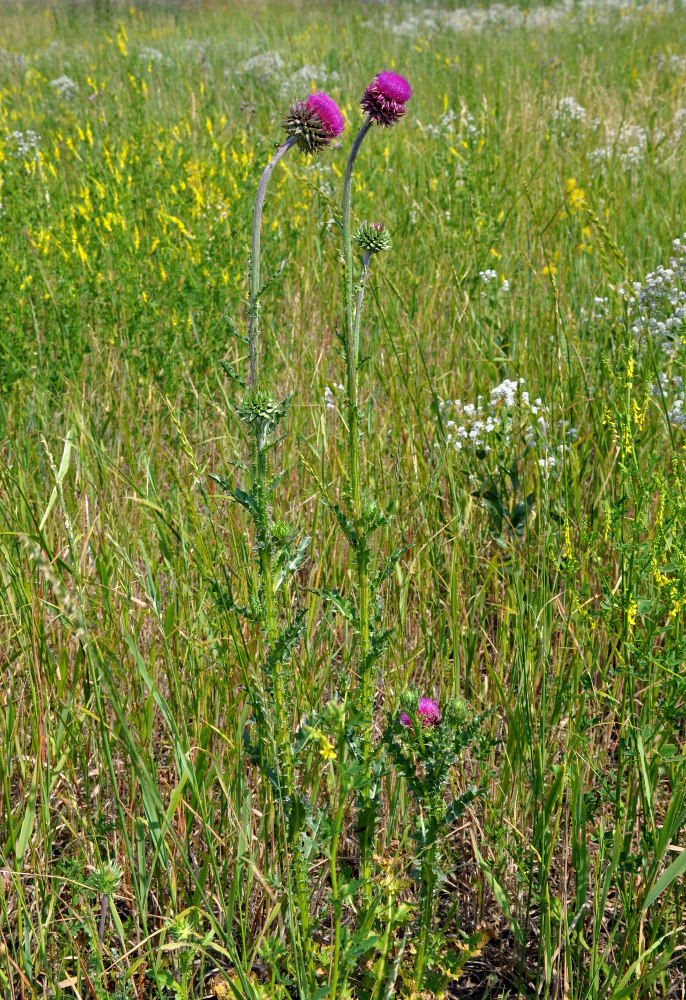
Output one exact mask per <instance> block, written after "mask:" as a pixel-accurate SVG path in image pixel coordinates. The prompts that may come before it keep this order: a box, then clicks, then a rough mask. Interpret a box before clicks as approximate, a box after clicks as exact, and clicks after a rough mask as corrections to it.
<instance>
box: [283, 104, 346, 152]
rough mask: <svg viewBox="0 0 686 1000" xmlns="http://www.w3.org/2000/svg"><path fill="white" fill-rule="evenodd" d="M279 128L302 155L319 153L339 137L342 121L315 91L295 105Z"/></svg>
mask: <svg viewBox="0 0 686 1000" xmlns="http://www.w3.org/2000/svg"><path fill="white" fill-rule="evenodd" d="M281 124H282V125H283V127H284V129H285V130H286V132H287V133H288V135H290V136H292V137H293V138H294V139H296V140H297V143H298V149H300V150H302V152H303V153H319V152H320V151H321V150H322V149H325V148H326V146H330V145H331V141H332V140H333V139H335V138H336V137H337V136H339V135H340V134H341V132H342V131H343V129H344V128H345V119H344V118H343V115H342V114H341V112H340V111H339V109H338V105H337V104H336V102H335V101H334V100H332V99H331V98H330V97H329V95H328V94H325V93H324V92H323V91H321V90H318V91H317V92H316V93H315V94H310V96H309V97H308V98H307V100H306V101H297V102H296V103H295V104H294V105H293V106H292V107H291V108H290V109H289V111H288V114H287V115H286V116H285V117H284V119H283V121H282V123H281Z"/></svg>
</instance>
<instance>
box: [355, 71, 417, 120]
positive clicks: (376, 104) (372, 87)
mask: <svg viewBox="0 0 686 1000" xmlns="http://www.w3.org/2000/svg"><path fill="white" fill-rule="evenodd" d="M411 97H412V87H411V86H410V85H409V83H408V82H407V80H406V79H405V77H404V76H399V75H398V73H391V72H390V71H389V70H386V71H385V72H383V73H379V75H378V76H376V77H375V78H374V79H373V80H372V82H371V83H370V84H369V86H368V87H367V89H366V90H365V92H364V94H363V95H362V100H361V101H360V106H361V107H362V110H363V111H365V112H366V113H367V114H368V115H369V116H370V118H371V119H372V120H373V121H375V122H376V123H377V124H378V125H383V126H384V127H387V126H389V125H395V124H396V122H399V121H400V119H401V118H402V116H403V115H404V114H405V111H406V108H405V105H406V104H407V102H408V101H409V99H410V98H411Z"/></svg>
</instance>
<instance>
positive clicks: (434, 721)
mask: <svg viewBox="0 0 686 1000" xmlns="http://www.w3.org/2000/svg"><path fill="white" fill-rule="evenodd" d="M415 697H416V695H415ZM417 718H418V719H421V723H422V726H423V727H424V728H425V729H426V728H427V726H438V725H439V724H440V721H441V712H440V709H439V707H438V705H437V704H436V702H435V701H432V699H431V698H420V699H419V704H418V706H417ZM400 724H401V725H403V726H405V727H406V728H407V729H412V720H411V719H410V717H409V715H408V714H407V712H401V713H400Z"/></svg>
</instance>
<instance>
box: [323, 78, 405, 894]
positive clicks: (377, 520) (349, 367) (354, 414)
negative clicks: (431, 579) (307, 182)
mask: <svg viewBox="0 0 686 1000" xmlns="http://www.w3.org/2000/svg"><path fill="white" fill-rule="evenodd" d="M411 95H412V88H411V87H410V85H409V83H408V82H407V80H405V79H404V78H403V77H401V76H398V75H397V74H396V73H390V72H384V73H379V75H378V76H377V77H375V79H374V80H373V81H372V82H371V83H370V84H369V85H368V87H367V88H366V90H365V92H364V94H363V95H362V99H361V102H360V105H361V107H362V110H363V111H364V112H365V113H366V117H365V119H364V122H363V123H362V127H361V128H360V130H359V132H358V133H357V135H356V136H355V139H354V141H353V144H352V148H351V151H350V155H349V157H348V163H347V166H346V171H345V180H344V185H343V218H342V231H343V306H344V324H343V334H342V337H341V339H342V341H343V348H344V356H345V366H346V411H347V431H348V454H347V484H346V495H345V500H346V505H347V507H348V509H349V514H345V513H344V512H343V511H342V510H340V509H339V508H336V516H337V518H338V521H339V524H340V526H341V528H342V529H343V531H344V533H345V535H346V537H347V539H348V543H349V545H350V546H351V548H352V550H353V551H354V554H355V571H356V577H357V579H356V585H357V599H358V608H357V610H355V611H353V612H352V616H353V620H354V624H355V627H356V630H357V633H358V635H359V651H358V664H357V679H358V685H359V696H360V698H359V700H360V710H361V716H362V718H363V720H364V721H363V723H362V726H361V739H360V755H361V760H362V765H363V785H362V790H361V793H360V814H359V817H358V830H359V838H360V878H361V879H362V883H363V893H364V895H365V897H366V899H367V901H369V900H370V899H371V874H372V870H371V859H372V851H373V843H374V829H375V822H376V811H377V799H378V782H377V780H376V777H375V775H374V773H373V772H374V767H373V756H374V755H373V744H372V719H373V712H374V664H375V663H376V662H377V661H378V659H379V658H380V656H381V655H382V653H383V651H384V649H385V647H386V645H387V643H388V639H389V637H390V630H387V629H386V630H384V629H382V628H377V626H376V624H374V623H372V607H373V606H374V597H375V593H374V592H375V591H376V589H377V588H378V585H379V584H380V583H381V582H382V580H383V579H385V576H386V575H388V574H387V573H385V572H384V571H381V573H379V574H377V576H376V577H375V578H374V579H372V578H371V576H370V566H371V557H372V551H371V548H370V544H369V538H370V536H371V534H372V533H373V532H374V530H375V529H376V528H378V527H380V526H382V525H383V524H385V523H386V521H387V518H386V516H385V515H384V514H383V512H382V511H381V510H380V508H379V506H378V504H377V502H376V500H375V499H374V498H373V497H370V496H368V495H366V493H365V491H364V490H363V488H362V482H361V475H360V409H359V371H360V324H361V316H362V304H363V296H364V286H365V281H366V279H367V275H368V270H369V261H370V258H371V256H372V254H375V253H379V252H381V251H382V250H386V249H388V248H389V246H390V238H389V235H388V233H387V231H386V229H385V227H384V226H383V225H381V224H380V223H377V224H373V223H366V224H363V225H362V226H360V228H359V229H358V230H357V232H356V234H355V237H354V239H353V234H352V231H351V204H350V202H351V184H352V173H353V167H354V165H355V160H356V158H357V154H358V152H359V150H360V147H361V145H362V142H363V140H364V138H365V136H366V135H367V133H368V132H369V130H370V129H371V128H372V126H373V125H374V124H377V125H380V126H382V127H389V126H392V125H395V124H396V123H397V122H398V121H399V120H400V119H401V118H402V116H403V115H404V114H405V105H406V104H407V101H408V100H409V99H410V97H411ZM353 245H354V246H356V247H357V248H358V249H359V250H360V251H361V252H362V255H363V257H362V271H361V274H360V275H359V277H358V279H357V282H356V277H355V263H354V259H353ZM356 289H357V293H356ZM396 558H397V557H396ZM391 568H392V564H391ZM388 572H389V573H390V569H389V570H388ZM352 606H353V605H351V607H352Z"/></svg>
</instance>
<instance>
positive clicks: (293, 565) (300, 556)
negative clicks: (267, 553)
mask: <svg viewBox="0 0 686 1000" xmlns="http://www.w3.org/2000/svg"><path fill="white" fill-rule="evenodd" d="M310 542H311V538H310V536H309V535H305V537H304V538H302V539H301V540H300V541H299V542H298V545H297V548H296V549H295V551H294V552H288V551H285V552H283V553H282V554H281V555H282V558H280V559H279V565H278V569H277V572H276V578H275V581H274V590H275V591H276V590H278V589H279V587H280V586H281V585H282V584H283V583H284V581H285V580H287V579H288V577H289V576H292V574H293V573H295V572H296V570H298V569H299V568H300V566H302V564H303V562H304V561H305V559H306V557H307V550H308V548H309V545H310Z"/></svg>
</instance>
